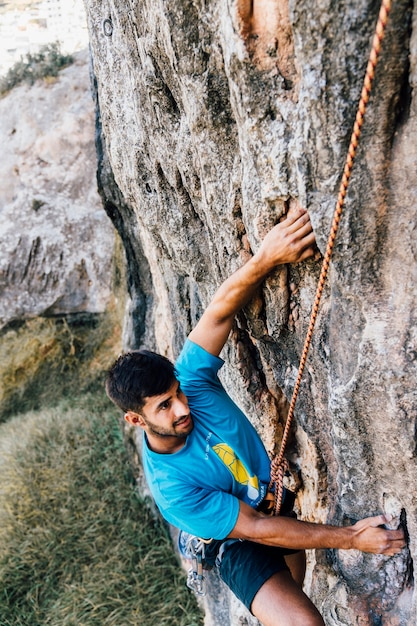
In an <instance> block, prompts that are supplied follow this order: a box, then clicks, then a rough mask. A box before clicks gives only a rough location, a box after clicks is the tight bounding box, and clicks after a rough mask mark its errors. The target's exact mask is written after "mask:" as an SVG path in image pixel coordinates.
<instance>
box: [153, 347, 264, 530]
mask: <svg viewBox="0 0 417 626" xmlns="http://www.w3.org/2000/svg"><path fill="white" fill-rule="evenodd" d="M223 363H224V362H223V361H222V359H220V358H219V357H215V356H213V355H212V354H210V353H208V352H206V350H204V349H203V348H201V347H200V346H198V345H197V344H195V343H193V342H192V341H190V340H187V341H186V343H185V345H184V348H183V350H182V352H181V354H180V356H179V358H178V360H177V362H176V365H175V370H176V374H177V378H178V380H179V383H180V386H181V389H182V391H183V392H184V393H185V395H186V397H187V400H188V403H189V407H190V411H191V415H192V417H193V420H194V428H193V430H192V431H191V433H190V434H189V435H188V436H187V439H186V442H185V445H184V446H183V447H182V448H181V449H180V450H178V452H174V453H172V454H158V453H156V452H153V451H152V450H150V449H149V446H148V445H147V443H146V437H144V439H143V466H144V471H145V475H146V479H147V481H148V484H149V488H150V490H151V492H152V495H153V497H154V499H155V502H156V504H157V506H158V508H159V510H160V511H161V513H162V515H163V516H164V518H165V519H166V520H167V521H168V522H169V523H170V524H173V525H174V526H176V527H177V528H180V529H182V530H185V531H187V532H189V533H191V534H193V535H197V536H199V537H204V538H209V537H213V538H214V539H224V538H225V537H227V536H228V535H229V533H230V532H231V531H232V529H233V528H234V526H235V524H236V521H237V518H238V514H239V500H243V501H244V502H247V503H248V504H249V505H250V506H252V507H256V506H257V505H258V504H259V503H260V502H261V500H262V499H263V498H264V496H265V493H266V491H267V488H268V484H269V479H270V461H269V458H268V454H267V452H266V450H265V448H264V445H263V443H262V441H261V439H260V437H259V435H258V434H257V432H256V430H255V429H254V427H253V426H252V424H251V423H250V422H249V420H248V419H247V418H246V416H245V415H244V414H243V413H242V411H241V410H240V409H239V408H238V407H237V406H236V404H235V403H234V402H233V401H232V400H231V398H229V396H228V395H227V393H226V392H225V390H224V388H223V386H222V384H221V383H220V381H219V379H218V376H217V372H218V371H219V369H220V368H221V366H222V365H223Z"/></svg>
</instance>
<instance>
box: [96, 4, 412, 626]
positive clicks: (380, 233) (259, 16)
mask: <svg viewBox="0 0 417 626" xmlns="http://www.w3.org/2000/svg"><path fill="white" fill-rule="evenodd" d="M85 5H86V9H87V14H88V22H89V31H90V39H91V48H92V55H93V62H94V73H95V76H96V80H97V94H98V105H99V111H100V117H101V120H100V123H101V125H102V126H101V127H102V135H103V138H104V145H105V155H104V157H103V161H102V167H101V170H100V171H101V175H102V178H101V182H102V186H103V195H104V197H105V198H106V197H107V198H108V200H107V204H106V208H107V210H108V212H109V215H111V216H112V219H113V221H114V223H115V225H116V227H117V228H118V230H119V232H120V233H121V236H122V239H123V241H124V244H125V247H126V252H127V258H128V262H129V264H130V266H129V276H130V279H129V287H130V292H131V300H132V306H131V313H132V320H133V321H132V323H131V328H132V329H133V331H134V332H133V331H132V332H131V334H130V339H128V338H127V340H126V341H127V344H129V345H134V346H140V345H144V344H146V345H147V346H148V347H151V348H152V347H153V348H156V349H158V350H159V351H161V352H163V353H165V354H167V355H168V356H170V357H175V356H176V355H177V353H178V350H179V347H180V345H181V343H182V341H183V340H184V338H185V336H186V334H187V333H188V331H189V330H190V328H191V327H192V325H193V323H194V322H195V321H196V320H197V319H198V317H199V315H200V314H201V311H202V310H203V308H204V306H205V305H206V304H207V303H208V301H209V299H210V297H211V295H212V294H213V293H214V290H215V289H216V287H217V286H218V284H219V283H220V282H221V280H222V279H223V278H225V277H226V276H227V275H228V274H229V273H230V272H232V271H233V270H234V269H236V268H237V267H238V266H239V265H240V264H241V263H242V261H243V260H244V259H245V258H247V256H248V254H251V252H253V251H254V250H256V249H257V247H258V246H259V243H260V241H261V240H262V237H263V236H264V234H265V233H266V231H267V230H268V228H269V227H270V226H271V225H272V224H274V223H275V222H276V221H277V220H278V219H279V218H280V217H281V216H282V215H283V214H284V213H285V212H286V211H287V210H288V207H289V206H291V203H294V202H299V203H300V204H302V205H304V206H306V207H307V208H308V210H309V212H310V215H311V219H312V222H313V225H314V228H315V232H316V235H317V241H318V245H319V248H320V250H321V252H323V251H324V248H325V243H326V240H327V236H328V232H329V227H330V222H331V218H332V215H333V210H334V207H335V202H336V197H337V191H338V185H339V180H340V177H341V172H342V169H343V165H344V160H345V155H346V151H347V147H348V143H349V138H350V133H351V129H352V126H353V121H354V118H355V113H356V106H357V102H358V99H359V95H360V91H361V87H362V81H363V76H364V72H365V68H366V64H367V59H368V54H369V50H370V42H371V38H372V34H373V30H374V26H375V22H376V17H377V12H378V7H377V6H376V5H375V3H371V2H368V1H366V0H355V2H353V3H352V2H351V3H331V2H328V3H316V4H315V5H314V6H313V5H312V4H311V3H309V2H306V1H305V0H302V1H300V2H293V1H292V0H291V2H289V3H286V2H285V1H281V0H277V1H276V2H273V1H272V0H266V1H265V2H262V3H260V2H257V0H253V1H252V2H245V1H243V0H227V2H218V1H215V2H211V3H204V2H196V1H191V0H178V1H176V2H175V3H164V2H159V1H157V2H155V1H154V0H152V2H151V1H150V0H131V2H129V3H126V2H123V1H122V0H100V2H99V1H98V0H85ZM415 24H416V14H415V9H414V13H413V8H412V5H411V3H409V2H406V1H405V0H400V1H399V2H397V3H394V7H393V10H392V13H391V16H390V21H389V27H388V31H387V35H386V39H385V42H384V47H383V53H382V57H381V60H380V63H379V65H378V68H377V76H376V83H375V88H374V91H373V94H372V98H371V102H370V105H369V108H368V112H367V117H366V122H365V127H364V130H363V134H362V139H361V144H360V149H359V152H358V155H357V160H356V163H355V167H354V171H353V175H352V179H351V185H350V189H349V194H348V198H347V202H346V208H345V213H344V216H343V219H342V223H341V227H340V230H339V233H338V238H337V242H336V247H335V251H334V255H333V260H332V264H331V270H330V275H329V277H328V282H327V285H326V289H325V293H324V295H323V299H322V304H321V308H320V312H319V318H318V322H317V326H316V329H315V333H314V337H313V345H312V348H311V352H310V356H309V360H308V363H307V368H306V372H305V376H304V379H303V384H302V389H301V394H300V398H299V400H298V404H297V409H296V427H295V428H294V436H293V440H292V442H291V446H290V449H289V455H290V460H291V462H292V469H293V471H294V474H295V480H296V481H298V483H299V485H298V486H299V498H298V501H299V505H300V510H301V517H302V518H304V519H307V520H313V521H317V522H321V521H325V520H326V521H328V522H330V523H335V524H344V523H348V522H349V521H350V520H354V519H359V518H362V517H364V516H366V515H372V514H376V513H379V512H383V511H385V512H388V513H391V514H392V515H393V516H394V519H393V524H396V523H399V521H400V519H401V520H402V522H403V523H404V524H405V525H406V526H407V528H408V532H409V536H410V550H409V551H404V553H403V554H401V555H399V556H397V557H395V558H391V559H388V558H381V557H375V556H369V555H368V556H364V555H362V554H358V553H354V552H343V551H327V552H316V553H315V554H311V555H310V560H309V575H308V579H307V583H306V590H307V592H308V593H309V594H310V596H311V597H312V599H313V600H314V601H315V602H316V604H317V605H318V607H319V608H320V610H321V611H322V612H323V614H324V617H325V621H326V624H328V625H329V626H336V625H342V624H343V625H349V626H352V625H355V624H356V625H359V624H361V625H362V626H364V625H368V624H369V625H375V626H376V625H377V624H384V625H386V626H389V625H394V624H402V625H404V626H405V625H406V624H409V625H411V624H414V623H415V621H416V608H415V607H416V605H417V602H416V599H415V595H414V586H413V559H414V556H415V553H416V546H415V541H414V537H415V535H416V530H417V526H416V510H417V496H416V491H415V483H416V479H417V470H416V409H417V395H416V390H415V387H416V385H415V381H416V365H417V343H416V342H417V333H416V324H415V322H416V310H417V308H416V295H417V294H416V287H415V284H416V280H415V279H416V267H417V266H416V252H417V251H416V238H415V228H416V213H417V205H416V189H417V183H416V177H415V172H416V160H417V148H416V146H417V142H416V130H417V129H416V119H417V118H416V112H417V111H416V101H415V97H414V91H413V90H414V86H415V83H416V79H417V74H416V72H417V39H416V33H415ZM107 159H108V161H107ZM109 166H110V167H109ZM111 170H112V172H113V174H114V179H115V183H113V182H112V180H111V176H112V174H111ZM118 198H119V200H120V202H119V201H118ZM319 271H320V262H319V261H309V262H307V263H305V264H303V265H302V266H297V267H286V268H282V269H280V270H278V271H277V272H275V273H274V275H273V276H271V277H270V279H269V280H268V281H267V283H266V285H265V287H264V289H263V290H262V293H260V295H259V297H258V298H256V299H255V300H254V301H253V302H252V303H251V305H250V306H248V307H247V309H246V310H245V313H244V315H241V316H240V317H239V320H238V323H237V325H236V328H235V330H234V332H233V334H232V336H231V339H230V341H229V343H228V346H227V348H226V350H225V353H224V357H225V359H226V362H227V366H226V371H225V372H224V378H225V381H226V384H227V386H228V389H229V390H231V392H232V395H233V396H234V397H235V399H236V400H237V402H238V403H239V404H240V405H241V406H242V407H243V408H244V409H245V410H246V411H247V413H248V415H249V416H250V418H251V419H252V420H253V422H254V424H255V425H256V427H257V428H258V430H259V432H260V433H261V434H262V437H263V438H264V441H265V442H266V444H267V447H268V448H269V449H270V450H271V452H272V451H273V449H274V446H275V441H276V440H279V436H280V433H281V432H282V425H283V420H284V418H285V411H286V406H287V402H288V398H289V397H290V396H291V393H292V388H293V385H294V380H295V376H296V372H297V367H298V362H299V357H300V353H301V349H302V345H303V342H304V336H305V332H306V328H307V324H308V319H309V315H310V309H311V305H312V302H313V299H314V293H315V286H316V281H317V277H318V274H319ZM221 593H223V592H221ZM223 601H224V602H223ZM228 602H229V600H227V599H226V597H225V595H224V594H223V595H222V602H219V603H218V606H220V605H221V606H222V607H223V609H224V612H223V614H222V617H219V618H218V619H216V614H215V613H212V615H214V617H211V618H210V617H207V620H210V619H212V620H213V621H212V623H217V624H220V623H221V624H224V625H226V624H227V623H229V624H237V623H243V622H239V619H241V620H244V619H247V620H248V621H247V622H246V623H253V619H252V618H250V617H248V616H247V615H246V616H244V614H243V613H239V612H235V610H234V609H233V610H232V609H230V608H228V607H229V604H228ZM225 607H226V608H225ZM225 613H226V614H228V617H227V618H226V617H225V616H224V615H225ZM227 620H228V621H227ZM207 623H209V622H207Z"/></svg>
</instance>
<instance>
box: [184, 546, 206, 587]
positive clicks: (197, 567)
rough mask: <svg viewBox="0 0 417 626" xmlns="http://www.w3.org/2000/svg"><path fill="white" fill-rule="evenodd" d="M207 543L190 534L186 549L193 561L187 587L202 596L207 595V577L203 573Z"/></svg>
mask: <svg viewBox="0 0 417 626" xmlns="http://www.w3.org/2000/svg"><path fill="white" fill-rule="evenodd" d="M210 541H211V540H210ZM206 543H207V542H206V541H205V540H203V539H200V538H199V537H195V536H194V535H190V536H189V537H188V539H187V542H186V545H185V550H186V552H187V553H188V555H189V557H190V558H191V563H192V565H191V567H190V569H189V570H188V575H187V587H188V588H189V589H191V590H192V591H193V592H194V593H195V594H196V595H197V596H201V597H203V596H205V595H206V593H207V586H206V579H205V576H204V574H203V564H204V557H205V553H206Z"/></svg>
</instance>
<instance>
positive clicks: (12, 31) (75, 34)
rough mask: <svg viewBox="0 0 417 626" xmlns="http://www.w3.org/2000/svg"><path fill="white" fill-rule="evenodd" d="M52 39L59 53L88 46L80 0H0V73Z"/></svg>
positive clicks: (70, 51) (82, 5) (3, 72)
mask: <svg viewBox="0 0 417 626" xmlns="http://www.w3.org/2000/svg"><path fill="white" fill-rule="evenodd" d="M55 41H59V42H60V43H61V51H62V52H63V53H72V52H76V51H77V50H81V49H83V48H86V47H87V46H88V33H87V25H86V19H85V9H84V4H83V2H82V0H0V75H4V74H5V73H6V72H7V70H8V69H9V68H10V67H12V65H14V63H16V62H17V61H19V60H20V58H21V57H22V56H23V57H24V56H25V55H26V54H27V53H28V52H32V53H33V52H36V51H37V50H39V48H40V47H41V46H43V45H46V44H48V43H52V42H55Z"/></svg>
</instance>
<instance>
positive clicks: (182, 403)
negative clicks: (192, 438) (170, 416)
mask: <svg viewBox="0 0 417 626" xmlns="http://www.w3.org/2000/svg"><path fill="white" fill-rule="evenodd" d="M188 412H189V408H188V402H187V400H186V399H185V398H177V399H176V400H175V402H174V413H175V416H176V417H182V416H183V415H187V414H188Z"/></svg>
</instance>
